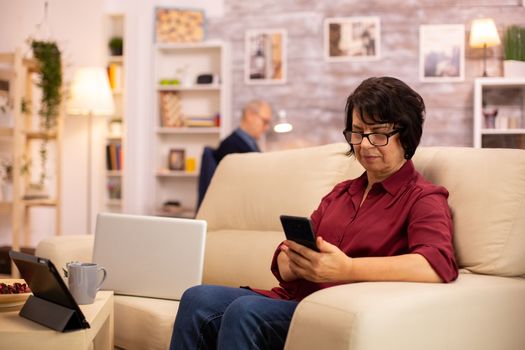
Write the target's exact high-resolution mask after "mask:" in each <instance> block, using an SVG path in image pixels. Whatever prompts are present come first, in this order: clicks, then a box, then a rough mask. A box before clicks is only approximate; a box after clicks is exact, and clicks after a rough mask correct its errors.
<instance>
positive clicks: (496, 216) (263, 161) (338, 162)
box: [198, 143, 525, 284]
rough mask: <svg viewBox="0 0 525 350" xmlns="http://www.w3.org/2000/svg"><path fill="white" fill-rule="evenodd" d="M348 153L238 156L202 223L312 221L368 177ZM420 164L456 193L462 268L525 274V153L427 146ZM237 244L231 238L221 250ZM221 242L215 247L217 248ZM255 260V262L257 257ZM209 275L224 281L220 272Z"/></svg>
mask: <svg viewBox="0 0 525 350" xmlns="http://www.w3.org/2000/svg"><path fill="white" fill-rule="evenodd" d="M347 150H348V145H346V144H344V143H338V144H331V145H326V146H319V147H313V148H308V149H298V150H290V151H279V152H269V153H262V154H253V153H249V154H234V155H230V156H228V157H226V158H225V159H224V160H223V161H222V162H221V163H220V165H219V167H218V169H217V172H216V173H215V176H214V177H213V179H212V182H211V184H210V188H209V189H208V193H207V194H206V197H205V199H204V202H203V204H202V206H201V210H200V211H199V213H198V217H199V218H200V219H204V220H206V221H207V222H208V229H209V230H210V231H217V232H219V231H220V230H230V232H233V230H240V231H255V230H260V231H282V228H281V225H280V223H279V215H281V214H290V215H310V214H311V212H312V211H313V210H314V209H315V208H316V207H317V205H318V204H319V202H320V200H321V198H322V197H323V196H324V195H325V194H327V193H328V192H329V191H330V190H331V189H332V188H333V186H334V185H335V184H337V183H338V182H340V181H343V180H345V179H350V178H355V177H357V176H359V175H360V174H361V173H362V171H363V169H362V167H361V166H360V165H359V164H358V162H357V161H356V160H355V158H353V157H352V158H348V157H347V156H345V152H346V151H347ZM414 164H415V166H416V168H417V169H418V171H420V172H421V173H422V174H423V176H425V177H426V178H427V179H429V180H430V181H432V182H434V183H436V184H440V185H443V186H445V187H446V188H447V189H448V190H449V192H450V197H449V205H450V207H451V209H452V212H453V216H454V231H455V232H454V246H455V248H456V253H457V257H458V263H459V265H460V267H464V268H467V269H469V270H470V271H472V272H477V273H482V274H491V275H500V276H520V275H524V274H525V255H523V254H522V247H524V246H525V215H524V213H525V151H524V150H510V149H474V148H466V147H420V148H419V149H418V150H417V152H416V154H415V156H414ZM254 198H256V199H257V200H254ZM215 241H221V239H220V238H217V239H216V240H215ZM234 242H236V240H235V239H233V240H232V241H228V240H226V239H225V242H221V246H228V245H230V246H231V245H233V244H232V243H234ZM214 244H215V243H213V244H208V245H207V247H210V248H212V249H213V245H214ZM235 244H237V243H235ZM243 247H247V245H243ZM253 247H256V246H255V245H254V246H253ZM230 248H231V249H234V248H233V247H230ZM221 249H222V248H221ZM252 249H253V248H252ZM207 250H209V248H207ZM219 253H220V252H219V251H217V252H214V253H213V254H219ZM266 253H267V252H266V251H265V254H266ZM207 254H208V252H207ZM245 254H246V255H249V253H245ZM253 254H254V255H257V256H258V259H261V261H266V260H267V259H269V258H267V257H266V256H264V255H262V254H260V252H259V251H253ZM254 255H251V256H250V257H251V259H256V258H257V257H256V256H254ZM214 261H218V258H215V259H214ZM208 266H209V265H208ZM229 266H230V267H233V262H232V263H230V265H229ZM209 271H211V270H209ZM237 273H239V271H237ZM232 274H233V273H232ZM211 275H213V276H214V277H213V278H211V277H210V276H211ZM205 276H208V277H207V278H209V279H211V280H221V278H222V275H221V273H220V271H219V270H213V273H208V274H206V275H205ZM215 276H221V277H215ZM265 279H266V277H265ZM233 281H235V282H236V283H237V282H238V280H237V279H234V280H233ZM233 281H230V282H233ZM261 282H262V281H261ZM262 283H264V284H266V281H265V282H262Z"/></svg>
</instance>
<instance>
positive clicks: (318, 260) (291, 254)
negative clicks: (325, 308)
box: [279, 237, 352, 283]
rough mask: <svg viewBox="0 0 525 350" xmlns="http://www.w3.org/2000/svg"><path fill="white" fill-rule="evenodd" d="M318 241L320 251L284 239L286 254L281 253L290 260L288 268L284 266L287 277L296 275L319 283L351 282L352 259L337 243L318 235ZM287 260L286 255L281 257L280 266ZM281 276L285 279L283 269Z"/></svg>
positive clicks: (283, 247)
mask: <svg viewBox="0 0 525 350" xmlns="http://www.w3.org/2000/svg"><path fill="white" fill-rule="evenodd" d="M316 243H317V247H318V248H319V250H320V252H316V251H313V250H311V249H309V248H307V247H305V246H303V245H301V244H298V243H295V242H293V241H289V240H287V241H284V243H283V244H282V245H281V251H282V252H283V253H284V254H280V255H285V256H286V260H287V262H288V266H287V268H285V267H284V266H283V270H286V273H285V274H286V277H292V276H295V277H296V278H303V279H305V280H308V281H311V282H317V283H319V282H332V283H345V282H350V280H351V278H350V276H351V270H352V259H351V258H350V257H348V256H347V255H346V254H345V253H343V252H342V251H341V250H340V249H339V248H337V247H336V246H335V245H333V244H330V243H328V242H326V241H325V240H323V238H322V237H317V240H316ZM286 260H285V257H283V258H281V261H279V266H281V263H283V264H285V262H286ZM280 271H281V268H280ZM281 276H282V277H283V279H284V277H285V276H283V271H281ZM291 279H294V278H291ZM291 279H285V280H291Z"/></svg>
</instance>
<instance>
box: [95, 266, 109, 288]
mask: <svg viewBox="0 0 525 350" xmlns="http://www.w3.org/2000/svg"><path fill="white" fill-rule="evenodd" d="M100 271H102V272H103V275H102V281H100V283H99V284H98V286H97V292H98V291H99V290H100V288H101V287H102V284H103V283H104V281H105V280H106V277H107V275H108V273H107V271H106V269H105V268H103V267H99V268H98V272H100Z"/></svg>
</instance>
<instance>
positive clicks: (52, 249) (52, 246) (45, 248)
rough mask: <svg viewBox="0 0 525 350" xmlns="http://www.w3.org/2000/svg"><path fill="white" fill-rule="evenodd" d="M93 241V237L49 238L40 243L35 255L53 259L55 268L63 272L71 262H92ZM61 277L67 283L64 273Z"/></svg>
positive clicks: (65, 236) (68, 236)
mask: <svg viewBox="0 0 525 350" xmlns="http://www.w3.org/2000/svg"><path fill="white" fill-rule="evenodd" d="M93 241H94V236H92V235H64V236H52V237H47V238H46V239H44V240H42V241H41V242H39V244H38V245H37V247H36V251H35V255H36V256H39V257H42V258H49V259H52V262H53V264H54V265H55V267H56V268H57V269H58V271H61V269H62V268H63V267H65V266H66V264H67V263H68V262H70V261H81V262H90V261H91V259H92V258H93ZM60 275H61V276H62V279H64V281H66V277H65V276H64V275H63V274H62V273H61V274H60ZM66 284H67V282H66Z"/></svg>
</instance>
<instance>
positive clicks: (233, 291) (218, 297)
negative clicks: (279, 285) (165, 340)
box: [170, 285, 298, 350]
mask: <svg viewBox="0 0 525 350" xmlns="http://www.w3.org/2000/svg"><path fill="white" fill-rule="evenodd" d="M297 303H298V302H296V301H291V300H279V299H272V298H269V297H266V296H263V295H260V294H258V293H255V292H253V291H251V290H249V289H243V288H231V287H223V286H211V285H201V286H196V287H192V288H190V289H188V290H186V291H185V292H184V294H183V295H182V299H181V301H180V305H179V310H178V312H177V317H176V318H175V325H174V327H173V334H172V337H171V344H170V350H175V349H188V350H190V349H191V350H195V349H282V348H283V347H284V342H285V340H286V334H287V333H288V328H289V327H290V321H291V320H292V315H293V313H294V311H295V308H296V307H297Z"/></svg>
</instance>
